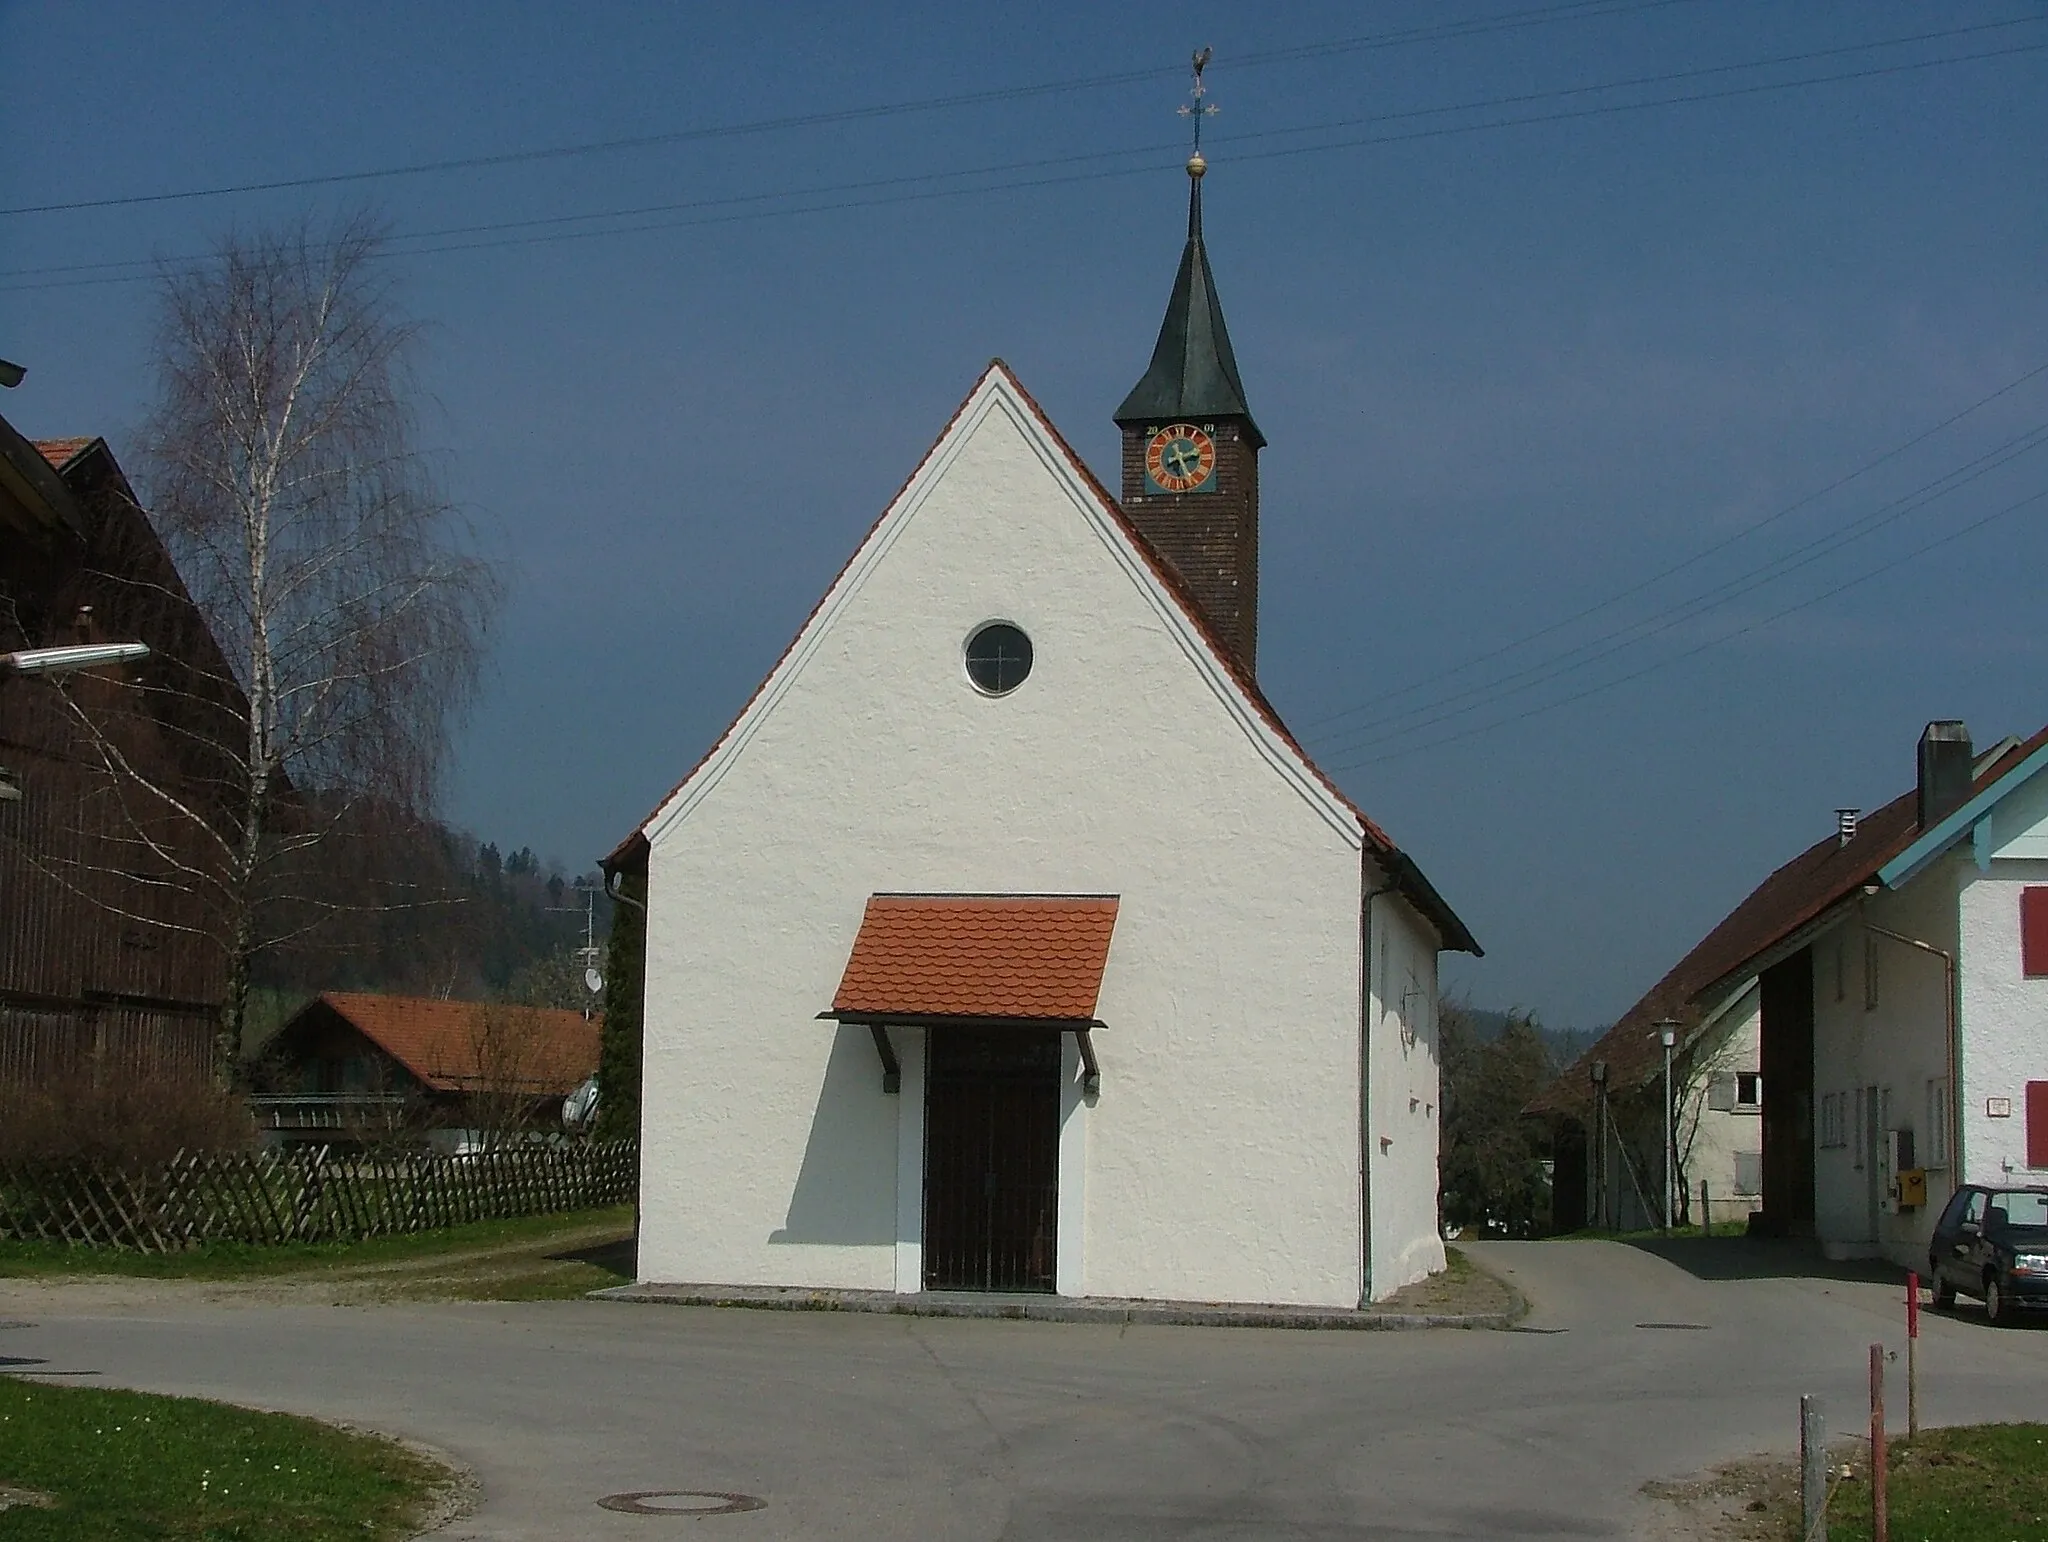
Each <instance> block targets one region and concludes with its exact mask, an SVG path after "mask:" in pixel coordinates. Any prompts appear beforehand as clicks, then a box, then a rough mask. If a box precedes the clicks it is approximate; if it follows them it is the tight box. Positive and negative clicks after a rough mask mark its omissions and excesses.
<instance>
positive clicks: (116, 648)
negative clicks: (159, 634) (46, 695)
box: [0, 642, 149, 675]
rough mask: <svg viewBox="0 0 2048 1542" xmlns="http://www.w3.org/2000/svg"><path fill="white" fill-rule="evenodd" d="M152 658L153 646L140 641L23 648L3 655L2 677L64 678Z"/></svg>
mask: <svg viewBox="0 0 2048 1542" xmlns="http://www.w3.org/2000/svg"><path fill="white" fill-rule="evenodd" d="M148 657H149V644H148V643H139V642H117V643H71V644H68V645H67V646H65V647H62V648H23V649H21V650H19V651H18V652H15V653H0V675H61V674H65V673H68V672H69V671H71V670H74V669H91V668H93V667H94V666H95V665H98V664H126V663H128V662H129V661H130V660H132V659H146V658H148Z"/></svg>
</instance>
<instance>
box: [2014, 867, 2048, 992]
mask: <svg viewBox="0 0 2048 1542" xmlns="http://www.w3.org/2000/svg"><path fill="white" fill-rule="evenodd" d="M2020 971H2021V973H2023V974H2025V975H2026V976H2027V977H2028V978H2029V979H2040V978H2042V977H2044V976H2048V887H2044V886H2042V885H2039V884H2029V885H2028V886H2027V887H2026V888H2024V889H2022V890H2020Z"/></svg>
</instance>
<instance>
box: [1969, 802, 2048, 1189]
mask: <svg viewBox="0 0 2048 1542" xmlns="http://www.w3.org/2000/svg"><path fill="white" fill-rule="evenodd" d="M1993 829H1994V832H1995V855H1994V856H1993V857H1992V859H1991V862H1990V869H1989V871H1988V872H1987V871H1981V870H1980V869H1979V868H1978V867H1977V866H1976V864H1975V862H1974V861H1971V860H1970V859H1969V858H1968V857H1959V858H1957V859H1956V860H1957V861H1958V862H1959V863H1960V864H1963V865H1962V869H1961V870H1962V872H1963V874H1964V882H1963V890H1962V942H1963V947H1962V960H1963V962H1962V1023H1963V1160H1964V1162H1965V1164H1966V1165H1967V1168H1968V1172H1967V1177H1968V1180H1969V1181H1970V1182H1972V1183H2010V1182H2019V1183H2048V1172H2043V1171H2041V1170H2038V1169H2031V1170H2030V1169H2029V1168H2028V1167H2027V1145H2026V1090H2027V1083H2028V1082H2030V1081H2048V979H2032V980H2030V979H2028V978H2026V974H2025V970H2024V968H2023V966H2022V962H2021V958H2020V891H2021V890H2022V889H2024V888H2026V887H2027V886H2028V885H2030V884H2048V774H2044V775H2040V776H2036V777H2035V778H2034V779H2033V781H2032V783H2030V784H2029V785H2028V786H2026V787H2024V788H2021V789H2020V790H2019V791H2018V792H2016V793H2015V794H2014V795H2013V796H2012V797H2011V798H2009V799H2007V800H2006V801H2005V802H2003V803H2001V804H2000V805H1999V806H1998V808H1997V809H1996V810H1995V812H1994V814H1993ZM1993 1099H2004V1100H2005V1103H2006V1106H2007V1107H2009V1108H2010V1110H2011V1113H2010V1114H2009V1116H2007V1117H2004V1118H1994V1117H1992V1115H1991V1113H1990V1108H1991V1106H1992V1100H1993Z"/></svg>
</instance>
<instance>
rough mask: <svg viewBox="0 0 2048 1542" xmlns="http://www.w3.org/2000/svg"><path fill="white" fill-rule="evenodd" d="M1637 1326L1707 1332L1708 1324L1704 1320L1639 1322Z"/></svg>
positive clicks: (1685, 1331)
mask: <svg viewBox="0 0 2048 1542" xmlns="http://www.w3.org/2000/svg"><path fill="white" fill-rule="evenodd" d="M1636 1326H1637V1327H1638V1328H1661V1329H1663V1330H1664V1331H1665V1332H1667V1333H1705V1332H1706V1331H1707V1325H1706V1324H1705V1323H1703V1322H1639V1323H1637V1324H1636Z"/></svg>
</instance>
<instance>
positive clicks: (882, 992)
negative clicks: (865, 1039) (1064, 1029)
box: [832, 894, 1117, 1022]
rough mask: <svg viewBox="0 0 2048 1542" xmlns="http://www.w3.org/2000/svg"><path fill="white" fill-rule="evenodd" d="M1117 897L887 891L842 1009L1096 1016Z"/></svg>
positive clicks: (838, 1005) (856, 948)
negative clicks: (1096, 1000) (897, 892)
mask: <svg viewBox="0 0 2048 1542" xmlns="http://www.w3.org/2000/svg"><path fill="white" fill-rule="evenodd" d="M1116 903H1117V902H1116V900H1115V899H1113V898H1101V897H1091V898H1076V897H1072V896H1051V895H988V894H877V895H875V896H873V897H872V898H871V899H869V901H868V908H867V914H866V915H864V916H862V917H861V923H860V933H859V935H858V936H856V937H855V938H854V940H853V954H852V956H851V957H850V958H848V959H847V961H846V973H845V974H844V975H843V976H842V977H841V978H840V981H839V991H838V994H836V995H835V996H834V997H833V998H832V1010H833V1011H834V1012H835V1013H845V1014H848V1015H860V1016H867V1015H874V1016H903V1017H1015V1018H1043V1019H1046V1020H1048V1021H1064V1022H1086V1021H1088V1020H1089V1019H1091V1018H1093V1017H1094V1016H1095V998H1096V996H1097V994H1098V993H1099V992H1100V991H1101V989H1102V969H1103V965H1104V964H1106V963H1107V962H1108V960H1109V934H1110V932H1111V931H1112V930H1113V929H1114V928H1115V926H1116Z"/></svg>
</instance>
